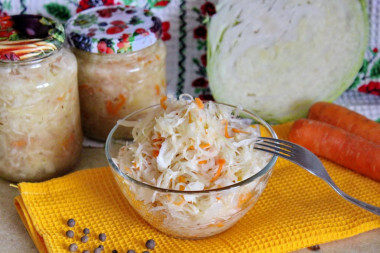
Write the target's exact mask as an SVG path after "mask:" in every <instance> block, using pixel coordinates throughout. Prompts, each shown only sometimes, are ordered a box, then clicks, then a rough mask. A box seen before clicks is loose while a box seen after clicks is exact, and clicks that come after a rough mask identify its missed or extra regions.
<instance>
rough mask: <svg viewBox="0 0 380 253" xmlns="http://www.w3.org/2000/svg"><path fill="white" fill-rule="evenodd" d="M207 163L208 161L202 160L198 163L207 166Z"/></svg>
mask: <svg viewBox="0 0 380 253" xmlns="http://www.w3.org/2000/svg"><path fill="white" fill-rule="evenodd" d="M206 163H207V160H201V161H199V162H198V164H206Z"/></svg>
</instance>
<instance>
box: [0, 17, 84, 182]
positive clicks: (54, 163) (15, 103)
mask: <svg viewBox="0 0 380 253" xmlns="http://www.w3.org/2000/svg"><path fill="white" fill-rule="evenodd" d="M64 39H65V34H64V28H63V26H62V25H61V24H59V23H56V22H55V21H53V20H51V19H48V18H45V17H42V16H40V15H15V16H8V17H3V18H0V177H3V178H5V179H8V180H11V181H17V182H19V181H40V180H45V179H48V178H51V177H54V176H58V175H61V174H63V173H64V172H66V171H68V170H69V169H71V168H72V166H73V165H74V164H75V163H76V162H77V161H78V159H79V157H80V152H81V148H82V139H83V134H82V129H81V122H80V110H79V94H78V82H77V62H76V58H75V56H74V54H73V53H71V52H70V51H69V50H68V49H65V48H64V47H63V43H64Z"/></svg>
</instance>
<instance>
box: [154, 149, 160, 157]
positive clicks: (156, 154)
mask: <svg viewBox="0 0 380 253" xmlns="http://www.w3.org/2000/svg"><path fill="white" fill-rule="evenodd" d="M159 154H160V151H159V150H153V152H152V156H153V157H157V156H158V155H159Z"/></svg>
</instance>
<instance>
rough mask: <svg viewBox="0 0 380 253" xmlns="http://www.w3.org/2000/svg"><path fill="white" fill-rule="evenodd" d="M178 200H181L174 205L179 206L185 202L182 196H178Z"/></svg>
mask: <svg viewBox="0 0 380 253" xmlns="http://www.w3.org/2000/svg"><path fill="white" fill-rule="evenodd" d="M180 198H181V199H180V200H179V201H176V202H174V204H175V205H177V206H180V205H181V204H182V203H183V202H185V198H184V197H183V196H182V195H181V196H180Z"/></svg>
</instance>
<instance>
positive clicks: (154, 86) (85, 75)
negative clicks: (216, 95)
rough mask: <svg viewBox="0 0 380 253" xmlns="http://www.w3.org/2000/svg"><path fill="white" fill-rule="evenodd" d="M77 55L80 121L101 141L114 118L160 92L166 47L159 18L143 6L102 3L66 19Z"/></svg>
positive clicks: (145, 103) (150, 102)
mask: <svg viewBox="0 0 380 253" xmlns="http://www.w3.org/2000/svg"><path fill="white" fill-rule="evenodd" d="M66 28H67V34H68V41H69V43H70V45H71V46H72V47H73V49H72V50H73V52H74V54H75V55H76V57H77V60H78V85H79V95H80V104H81V117H82V127H83V131H84V133H85V135H86V136H88V137H90V138H93V139H96V140H101V141H104V140H106V138H107V136H108V133H109V132H110V130H111V129H112V127H113V126H114V125H115V124H116V122H117V120H118V119H121V118H123V117H124V116H126V115H128V114H130V113H131V112H133V111H136V110H138V109H141V108H144V107H147V106H150V105H154V104H158V103H159V102H160V98H161V97H162V96H163V95H165V94H166V75H165V59H166V47H165V45H164V43H163V42H162V40H161V39H159V38H160V35H161V21H160V20H159V19H158V18H157V17H155V16H153V15H152V13H151V12H150V11H148V10H144V9H141V8H137V7H121V6H108V7H98V8H92V9H89V10H86V11H84V12H81V13H80V14H78V15H76V16H74V17H73V18H72V19H70V20H69V21H68V23H67V26H66Z"/></svg>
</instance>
